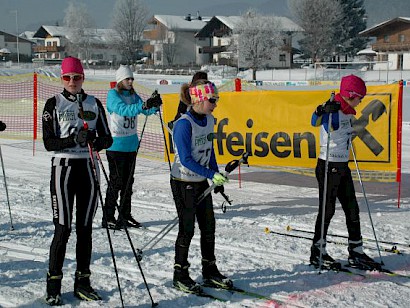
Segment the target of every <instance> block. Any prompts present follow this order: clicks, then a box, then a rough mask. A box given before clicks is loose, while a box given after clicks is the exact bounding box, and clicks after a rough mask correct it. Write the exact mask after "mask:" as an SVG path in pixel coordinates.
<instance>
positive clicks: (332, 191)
mask: <svg viewBox="0 0 410 308" xmlns="http://www.w3.org/2000/svg"><path fill="white" fill-rule="evenodd" d="M325 168H326V166H325V160H322V159H318V162H317V165H316V170H315V171H316V179H317V181H318V184H319V213H318V215H317V218H316V225H315V235H314V237H313V243H316V242H317V241H319V240H320V234H321V226H322V213H323V211H322V210H323V190H324V185H325V183H324V181H325ZM336 198H337V199H339V201H340V204H341V205H342V209H343V211H344V213H345V216H346V226H347V231H348V234H349V241H360V240H361V231H360V216H359V206H358V204H357V200H356V194H355V189H354V185H353V179H352V174H351V171H350V168H349V166H348V162H329V165H328V177H327V193H326V204H325V222H324V233H323V238H324V239H326V235H327V232H328V229H329V224H330V221H331V219H332V217H333V215H334V214H335V210H336Z"/></svg>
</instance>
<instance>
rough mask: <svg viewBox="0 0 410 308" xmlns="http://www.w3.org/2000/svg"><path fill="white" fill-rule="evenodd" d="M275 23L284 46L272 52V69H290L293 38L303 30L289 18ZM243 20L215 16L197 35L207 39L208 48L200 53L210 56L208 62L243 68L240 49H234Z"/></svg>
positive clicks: (283, 18)
mask: <svg viewBox="0 0 410 308" xmlns="http://www.w3.org/2000/svg"><path fill="white" fill-rule="evenodd" d="M272 19H273V22H274V23H275V24H277V25H278V29H277V30H278V31H280V33H281V34H280V35H281V37H282V41H283V45H282V46H281V47H280V48H277V49H276V50H272V58H271V61H270V63H269V66H270V67H280V68H283V67H289V66H290V65H292V61H293V55H292V50H293V48H292V38H293V37H294V33H297V32H302V31H303V30H302V28H301V27H299V26H298V25H297V24H295V23H294V22H293V21H292V20H290V19H289V18H287V17H280V16H273V17H272ZM241 20H242V17H241V16H214V17H212V18H211V20H210V21H209V22H208V23H207V24H206V25H205V26H204V27H203V28H202V29H201V30H200V31H199V32H198V33H197V34H196V35H195V37H196V38H198V39H202V40H203V39H206V40H207V41H208V42H209V45H208V46H204V47H203V48H202V49H201V50H200V52H201V53H202V54H207V55H208V62H213V63H218V64H228V65H234V66H237V65H238V66H240V67H241V63H240V62H241V61H239V63H238V57H239V59H241V56H240V55H238V54H237V51H235V50H237V49H238V48H232V44H238V41H239V40H238V38H237V35H238V34H235V32H237V31H235V30H237V27H238V25H240V22H241Z"/></svg>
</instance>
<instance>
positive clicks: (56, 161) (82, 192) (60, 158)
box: [42, 57, 112, 306]
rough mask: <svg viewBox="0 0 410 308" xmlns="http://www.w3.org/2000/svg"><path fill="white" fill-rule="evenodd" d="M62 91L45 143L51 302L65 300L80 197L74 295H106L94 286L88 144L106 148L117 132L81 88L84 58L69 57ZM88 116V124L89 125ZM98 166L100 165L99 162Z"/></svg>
mask: <svg viewBox="0 0 410 308" xmlns="http://www.w3.org/2000/svg"><path fill="white" fill-rule="evenodd" d="M61 82H62V83H63V86H64V90H63V92H61V93H59V94H56V95H55V96H53V97H51V98H49V99H48V100H47V102H46V104H45V106H44V111H43V119H42V123H43V142H44V147H45V148H46V150H47V151H52V152H53V156H52V159H51V181H50V192H51V202H52V204H51V206H52V210H53V223H54V228H55V229H54V237H53V240H52V243H51V247H50V260H49V270H48V273H47V295H46V298H45V300H46V303H47V304H49V305H52V306H55V305H62V299H61V280H62V278H63V271H62V270H63V263H64V259H65V252H66V248H67V242H68V238H69V236H70V233H71V223H72V220H73V207H74V197H75V199H76V212H75V215H76V233H77V244H76V257H77V270H76V272H75V281H74V295H75V296H76V297H78V298H80V299H82V300H87V301H94V300H100V299H101V297H100V296H99V295H98V293H97V292H96V291H95V290H94V289H93V288H92V287H91V285H90V274H91V272H90V260H91V248H92V237H91V233H92V221H93V218H94V214H95V211H96V210H97V203H98V198H97V197H98V195H97V194H98V191H97V185H96V184H95V179H94V177H93V171H92V169H91V164H90V153H89V150H88V145H89V144H90V145H92V147H93V150H95V151H100V150H102V149H107V148H108V147H109V146H110V145H111V144H112V137H111V133H110V130H109V128H108V123H107V119H106V116H105V112H104V108H103V106H102V104H101V102H100V101H99V100H98V99H97V98H95V97H94V96H91V95H87V94H86V93H85V92H84V90H83V89H82V85H83V82H84V70H83V66H82V64H81V61H80V60H79V59H77V58H74V57H68V58H65V59H64V60H63V62H62V64H61ZM84 121H85V122H86V123H87V124H88V128H85V127H84ZM97 167H98V165H97Z"/></svg>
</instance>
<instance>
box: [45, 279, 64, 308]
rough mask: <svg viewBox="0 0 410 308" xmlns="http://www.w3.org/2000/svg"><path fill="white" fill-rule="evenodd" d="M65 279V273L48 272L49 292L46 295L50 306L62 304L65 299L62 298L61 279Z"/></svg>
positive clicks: (46, 300)
mask: <svg viewBox="0 0 410 308" xmlns="http://www.w3.org/2000/svg"><path fill="white" fill-rule="evenodd" d="M62 279H63V274H60V275H58V274H57V275H54V274H50V273H49V272H48V273H47V294H46V297H45V299H44V300H45V302H46V304H47V305H49V306H61V305H62V304H63V300H62V299H61V280H62Z"/></svg>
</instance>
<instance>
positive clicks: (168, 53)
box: [158, 26, 180, 66]
mask: <svg viewBox="0 0 410 308" xmlns="http://www.w3.org/2000/svg"><path fill="white" fill-rule="evenodd" d="M170 28H172V27H170ZM158 40H159V41H161V42H162V57H163V59H164V60H165V61H163V63H164V62H165V63H164V64H167V65H169V66H172V65H173V64H174V61H175V57H176V55H177V52H178V50H179V48H178V47H179V44H180V40H179V39H178V35H177V34H176V33H175V32H173V31H168V29H167V28H165V27H164V26H160V28H159V32H158Z"/></svg>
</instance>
